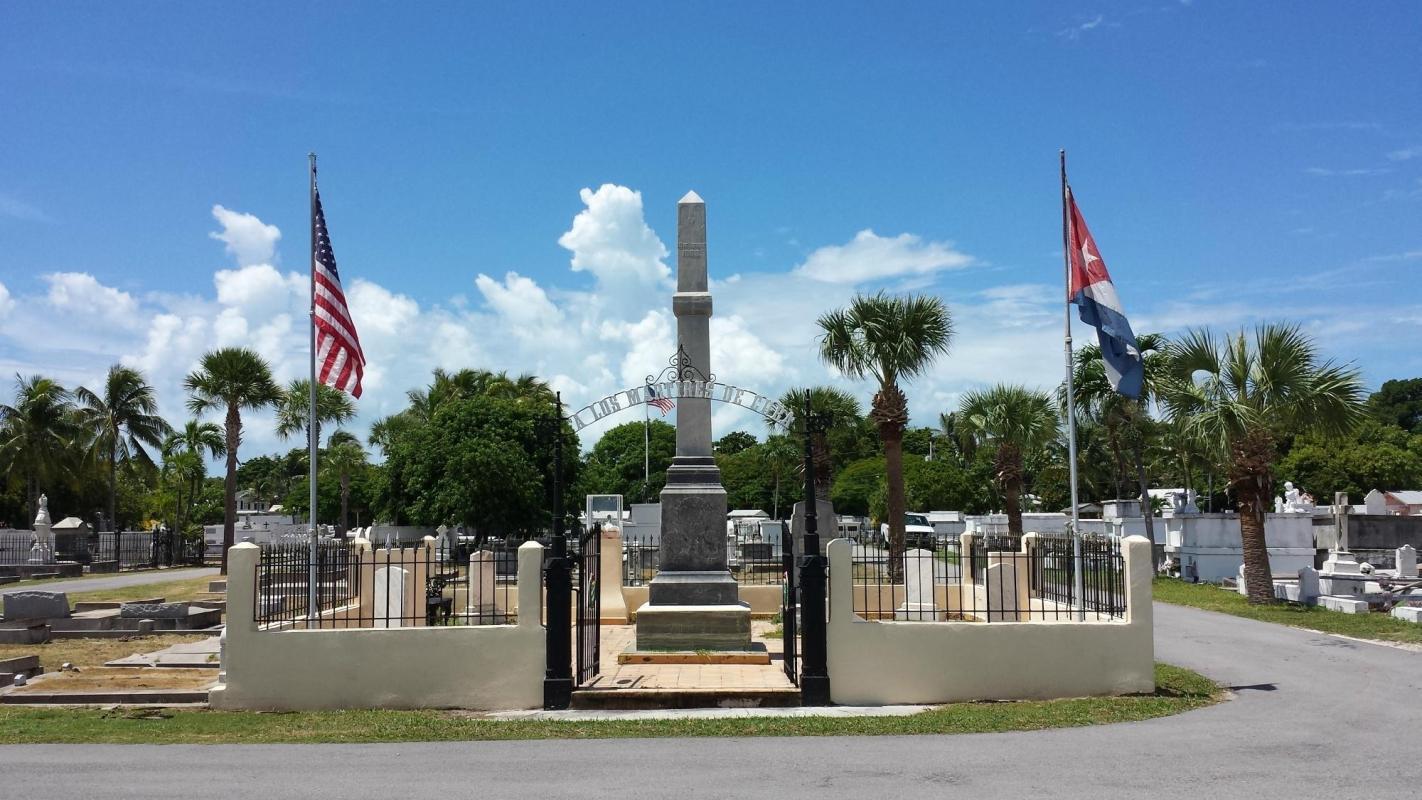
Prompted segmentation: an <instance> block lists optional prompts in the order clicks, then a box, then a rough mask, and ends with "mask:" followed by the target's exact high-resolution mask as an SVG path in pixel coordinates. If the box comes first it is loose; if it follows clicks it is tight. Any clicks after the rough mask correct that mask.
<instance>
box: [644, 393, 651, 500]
mask: <svg viewBox="0 0 1422 800" xmlns="http://www.w3.org/2000/svg"><path fill="white" fill-rule="evenodd" d="M651 482H652V398H651V396H650V395H648V396H647V402H645V403H643V404H642V502H644V503H645V502H647V501H648V499H649V498H648V497H647V485H648V484H650V483H651Z"/></svg>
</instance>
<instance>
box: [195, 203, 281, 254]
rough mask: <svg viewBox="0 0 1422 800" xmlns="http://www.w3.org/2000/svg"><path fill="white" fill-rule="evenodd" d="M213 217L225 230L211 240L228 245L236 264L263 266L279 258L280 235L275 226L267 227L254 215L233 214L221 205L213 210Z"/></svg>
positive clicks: (214, 234)
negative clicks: (277, 254)
mask: <svg viewBox="0 0 1422 800" xmlns="http://www.w3.org/2000/svg"><path fill="white" fill-rule="evenodd" d="M212 216H213V218H214V219H216V220H217V223H218V224H219V225H221V226H222V230H220V231H213V232H212V233H209V234H208V236H211V237H212V238H214V239H216V240H218V241H219V242H222V243H223V244H225V245H227V252H228V253H230V254H231V255H232V257H233V258H235V259H236V260H237V265H238V266H240V267H245V266H247V265H249V264H262V263H265V262H268V261H271V260H272V257H273V256H275V255H276V244H277V240H278V239H280V238H281V231H280V230H278V229H277V226H275V225H268V224H266V223H265V222H262V221H261V220H260V219H257V217H256V215H254V214H244V213H242V212H240V211H232V210H230V209H227V208H224V207H223V206H221V205H215V206H213V207H212Z"/></svg>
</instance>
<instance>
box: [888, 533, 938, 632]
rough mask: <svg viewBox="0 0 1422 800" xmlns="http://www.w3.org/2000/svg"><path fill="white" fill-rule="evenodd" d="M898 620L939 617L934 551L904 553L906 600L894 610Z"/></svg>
mask: <svg viewBox="0 0 1422 800" xmlns="http://www.w3.org/2000/svg"><path fill="white" fill-rule="evenodd" d="M894 619H896V620H900V621H903V620H924V621H930V622H931V621H933V620H936V619H938V605H937V603H936V602H935V600H934V596H933V553H932V551H929V550H908V551H906V552H905V553H904V602H903V605H900V606H899V607H898V608H897V609H896V610H895V611H894Z"/></svg>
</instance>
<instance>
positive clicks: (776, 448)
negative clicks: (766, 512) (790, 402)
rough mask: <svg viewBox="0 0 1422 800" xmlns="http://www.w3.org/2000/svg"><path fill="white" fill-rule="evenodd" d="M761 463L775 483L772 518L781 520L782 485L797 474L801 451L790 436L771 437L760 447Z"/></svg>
mask: <svg viewBox="0 0 1422 800" xmlns="http://www.w3.org/2000/svg"><path fill="white" fill-rule="evenodd" d="M759 455H760V459H761V463H763V464H764V465H765V469H766V471H767V472H768V473H769V474H770V479H771V480H772V481H774V489H773V493H772V499H771V517H772V518H773V519H780V484H781V483H783V482H784V481H785V479H786V478H788V477H790V476H791V475H794V474H795V467H796V466H798V465H799V461H800V449H799V448H798V447H796V446H795V442H794V440H793V439H791V438H790V437H789V436H770V437H767V438H766V440H765V444H763V445H761V446H760V453H759Z"/></svg>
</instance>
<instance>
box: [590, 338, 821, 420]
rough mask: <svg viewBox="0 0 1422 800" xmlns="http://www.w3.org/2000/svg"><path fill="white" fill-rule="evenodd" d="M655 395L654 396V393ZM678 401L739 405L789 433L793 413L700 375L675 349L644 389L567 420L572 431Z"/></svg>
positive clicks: (604, 400) (621, 394)
mask: <svg viewBox="0 0 1422 800" xmlns="http://www.w3.org/2000/svg"><path fill="white" fill-rule="evenodd" d="M654 392H655V394H654ZM661 397H664V398H668V399H671V400H677V399H680V398H683V397H701V398H705V399H707V400H716V401H718V402H722V403H730V404H731V405H736V406H740V407H741V408H745V409H748V410H750V411H754V412H755V413H757V414H759V415H761V416H762V417H765V419H766V421H767V422H769V423H770V424H771V425H773V426H776V427H779V428H781V429H784V430H788V429H789V427H790V422H791V420H792V419H793V418H794V416H795V413H794V411H792V410H791V409H789V408H786V407H785V406H784V405H781V403H780V401H778V400H775V399H774V398H771V397H769V396H767V395H764V394H761V393H760V392H757V391H754V390H752V389H746V388H744V387H741V386H735V385H733V384H729V383H722V382H720V381H718V380H716V376H715V375H714V374H712V375H705V374H702V373H701V371H700V370H698V369H697V368H696V367H694V366H692V364H691V359H690V358H689V357H688V356H687V354H686V348H684V347H678V348H677V351H676V355H674V356H672V357H671V359H669V366H667V367H666V368H665V369H663V370H662V371H661V373H660V374H658V375H648V376H647V379H646V381H645V385H643V386H635V387H632V388H630V389H622V390H620V391H617V392H613V393H612V394H609V395H607V396H605V397H603V398H602V399H601V400H595V401H593V402H591V403H588V404H587V405H585V406H583V407H582V408H580V409H578V410H577V411H575V412H573V413H572V414H571V415H569V417H568V422H569V424H571V425H572V426H573V430H574V431H575V432H576V431H580V430H582V429H583V428H586V427H587V426H589V425H591V424H593V423H594V422H597V421H598V420H600V419H602V418H603V417H606V416H609V415H611V414H616V413H617V412H619V411H625V410H627V409H629V408H633V407H634V406H639V405H644V404H646V403H648V402H649V401H651V400H653V399H654V398H661Z"/></svg>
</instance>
